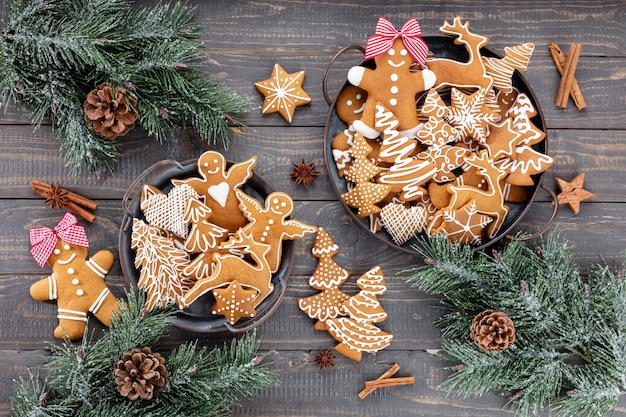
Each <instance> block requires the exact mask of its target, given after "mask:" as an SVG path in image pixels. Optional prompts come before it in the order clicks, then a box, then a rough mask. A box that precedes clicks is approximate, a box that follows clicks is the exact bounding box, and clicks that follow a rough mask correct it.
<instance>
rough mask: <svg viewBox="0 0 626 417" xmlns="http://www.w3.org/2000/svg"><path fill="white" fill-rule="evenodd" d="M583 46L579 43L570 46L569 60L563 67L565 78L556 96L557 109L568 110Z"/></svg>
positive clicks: (562, 79)
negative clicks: (568, 102) (570, 93)
mask: <svg viewBox="0 0 626 417" xmlns="http://www.w3.org/2000/svg"><path fill="white" fill-rule="evenodd" d="M580 50H581V45H580V44H579V43H573V44H571V45H570V48H569V51H568V52H567V59H566V60H565V65H564V66H563V76H562V77H561V82H560V83H559V91H558V93H557V96H556V105H557V107H562V108H566V107H567V101H568V99H569V92H570V91H571V89H572V84H573V82H574V73H575V72H576V66H577V65H578V58H579V56H580Z"/></svg>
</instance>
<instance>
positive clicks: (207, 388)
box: [11, 293, 277, 417]
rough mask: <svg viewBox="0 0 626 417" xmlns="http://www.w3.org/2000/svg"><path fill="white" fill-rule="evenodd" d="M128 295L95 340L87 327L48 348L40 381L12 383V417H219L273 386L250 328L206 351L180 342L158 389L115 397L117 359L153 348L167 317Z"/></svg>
mask: <svg viewBox="0 0 626 417" xmlns="http://www.w3.org/2000/svg"><path fill="white" fill-rule="evenodd" d="M127 298H128V304H126V305H120V315H119V316H116V317H114V319H113V323H112V324H111V326H110V327H109V329H108V330H106V331H105V332H104V334H102V335H100V337H99V338H96V337H94V336H95V335H94V334H93V333H91V334H90V333H89V332H86V333H85V337H84V338H83V340H82V341H81V343H79V344H74V343H72V342H71V341H65V342H64V343H62V344H60V345H55V344H51V345H50V350H51V355H50V357H49V358H48V362H47V363H46V365H45V369H46V371H47V374H48V376H47V378H48V379H47V381H42V380H41V379H39V378H38V377H35V376H33V375H30V376H29V378H28V379H24V378H20V379H19V380H18V381H16V383H15V389H14V397H13V398H12V400H11V413H12V415H13V416H16V417H22V416H24V417H25V416H33V415H37V416H55V417H56V416H61V415H62V416H64V417H76V416H89V417H99V416H102V417H111V416H116V417H118V416H119V417H126V416H128V417H131V416H137V415H150V416H153V417H160V416H162V417H172V416H188V415H193V416H199V417H201V416H207V417H209V416H211V417H213V416H226V415H229V414H230V413H231V411H232V407H233V406H236V405H238V404H239V403H240V402H241V400H243V399H248V398H251V397H253V396H254V395H255V394H256V393H257V392H258V391H259V390H261V389H265V388H269V387H272V386H274V385H275V384H276V383H277V381H276V375H275V374H274V373H272V372H270V371H269V370H268V368H267V366H266V365H263V364H261V357H259V356H258V353H257V351H258V348H259V342H258V340H257V339H256V338H255V332H250V333H248V334H245V335H243V336H242V337H241V338H240V339H233V341H232V342H231V343H230V345H225V346H224V347H222V348H214V349H213V350H210V351H209V350H208V349H206V347H202V348H199V347H198V346H197V342H187V343H184V344H182V345H180V346H179V347H177V348H175V349H174V350H172V352H170V354H169V355H166V356H167V358H166V362H165V367H166V368H167V370H168V372H169V376H168V377H167V378H166V381H165V386H164V387H163V389H162V391H160V392H158V393H157V394H155V396H154V397H153V398H152V399H151V400H136V401H131V400H129V399H127V398H125V397H122V396H121V395H120V394H119V393H118V392H117V389H116V385H115V382H114V377H113V370H114V369H115V366H116V364H117V361H118V360H119V359H120V358H121V357H122V355H123V354H124V353H125V352H128V351H130V350H132V349H133V348H139V349H141V348H143V347H146V346H147V347H151V348H153V350H154V347H155V346H156V345H157V344H158V343H159V341H160V340H161V339H162V338H163V337H165V335H166V331H167V329H168V326H169V324H170V319H171V317H172V315H173V314H174V309H173V308H167V309H158V310H153V311H150V312H147V311H145V310H144V308H143V305H144V300H145V295H144V294H143V293H140V294H139V297H136V296H135V295H134V293H130V294H128V297H127ZM95 339H97V340H95Z"/></svg>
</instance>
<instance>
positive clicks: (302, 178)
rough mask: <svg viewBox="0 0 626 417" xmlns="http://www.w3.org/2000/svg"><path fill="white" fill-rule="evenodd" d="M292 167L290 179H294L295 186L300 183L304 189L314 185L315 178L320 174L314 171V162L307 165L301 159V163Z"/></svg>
mask: <svg viewBox="0 0 626 417" xmlns="http://www.w3.org/2000/svg"><path fill="white" fill-rule="evenodd" d="M292 165H293V172H292V173H291V174H290V177H292V178H294V180H295V183H296V185H298V184H300V183H302V184H303V185H304V188H309V185H313V184H315V176H316V175H317V174H319V173H320V172H319V171H317V170H316V169H315V162H311V163H310V164H307V163H306V162H305V161H304V158H302V163H300V164H299V165H298V164H292Z"/></svg>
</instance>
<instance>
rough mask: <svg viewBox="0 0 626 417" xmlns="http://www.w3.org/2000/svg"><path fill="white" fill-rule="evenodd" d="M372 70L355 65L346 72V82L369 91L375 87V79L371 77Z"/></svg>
mask: <svg viewBox="0 0 626 417" xmlns="http://www.w3.org/2000/svg"><path fill="white" fill-rule="evenodd" d="M373 73H374V70H372V69H369V68H365V67H362V66H360V65H357V66H355V67H352V68H350V70H349V71H348V81H349V82H350V84H352V85H354V86H356V87H360V88H362V89H364V90H369V89H370V88H374V87H375V85H374V84H375V83H376V77H374V76H373Z"/></svg>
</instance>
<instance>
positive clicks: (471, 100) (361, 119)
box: [323, 17, 557, 253]
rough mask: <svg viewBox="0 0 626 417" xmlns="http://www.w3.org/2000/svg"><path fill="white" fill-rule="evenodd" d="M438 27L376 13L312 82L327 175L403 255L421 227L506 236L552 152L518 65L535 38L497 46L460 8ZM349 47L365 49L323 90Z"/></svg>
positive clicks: (353, 212) (352, 208)
mask: <svg viewBox="0 0 626 417" xmlns="http://www.w3.org/2000/svg"><path fill="white" fill-rule="evenodd" d="M439 30H440V32H441V33H442V34H441V35H427V36H423V37H422V36H421V28H420V27H419V23H418V22H417V21H416V20H415V19H410V20H408V21H407V22H406V23H405V24H404V26H403V27H402V29H401V30H399V31H397V30H395V28H394V27H393V25H392V24H391V23H390V22H389V21H387V20H386V19H384V18H381V19H380V20H379V22H378V24H377V26H376V32H375V34H374V35H372V36H370V37H369V38H368V40H367V44H366V47H365V48H363V47H361V46H359V45H350V46H347V47H346V48H343V49H342V50H340V51H339V52H338V53H337V54H336V55H335V56H334V57H333V58H332V59H331V61H330V62H329V64H328V66H327V69H326V73H325V74H324V80H323V92H324V96H325V98H326V100H327V102H328V103H329V105H330V108H329V112H328V116H327V119H326V129H325V138H324V139H325V156H326V162H327V165H328V167H329V174H330V176H331V184H332V186H333V188H334V190H335V192H336V194H337V196H338V198H339V199H340V200H341V201H342V203H343V205H344V206H345V209H346V210H347V212H348V213H349V215H350V216H351V217H352V218H353V219H354V221H355V222H356V223H357V224H359V225H360V226H361V227H362V228H363V229H364V230H366V231H367V232H368V233H372V234H373V235H374V236H376V237H377V238H378V239H380V240H381V241H383V242H384V243H385V244H388V245H390V246H392V247H394V248H397V249H398V250H401V251H403V252H408V253H415V249H416V245H419V238H420V236H424V235H440V234H443V235H446V236H447V237H448V238H449V239H450V240H452V241H456V242H459V243H462V244H470V245H472V246H474V247H476V248H478V249H482V248H485V247H487V246H490V245H492V244H494V243H495V242H497V241H499V240H500V239H502V238H504V237H505V236H508V235H509V234H510V232H511V230H512V229H513V228H514V226H515V225H516V224H517V222H519V221H520V220H521V219H522V217H523V216H524V215H525V214H526V213H527V212H528V210H529V209H530V206H531V203H532V201H533V199H534V198H535V195H536V194H537V191H538V189H539V188H540V187H541V188H545V187H542V186H541V178H542V174H543V172H545V170H547V169H548V168H549V167H550V166H551V165H552V164H553V162H554V161H553V158H551V157H550V156H548V154H547V135H546V128H545V121H544V117H543V113H542V111H541V107H540V106H539V103H538V101H537V98H536V96H535V94H534V93H533V90H532V88H531V86H530V85H529V84H528V82H527V81H526V80H525V79H524V77H523V76H522V75H521V73H522V72H523V71H525V70H526V68H527V66H528V63H529V61H530V58H531V56H532V53H533V50H534V45H533V44H530V43H523V44H519V45H515V46H512V47H507V48H505V51H504V54H503V55H500V54H497V53H496V52H494V51H493V50H491V49H489V48H488V47H487V44H488V42H489V39H488V38H487V37H485V36H481V35H479V34H476V33H473V32H472V31H470V29H469V23H468V22H466V21H463V20H462V19H461V18H459V17H456V18H454V20H453V21H452V22H448V21H446V22H445V23H444V24H443V25H442V26H441V27H440V28H439ZM350 50H358V51H361V52H362V53H363V54H364V56H365V59H364V61H362V62H361V63H360V64H359V65H356V66H353V67H352V68H350V69H349V71H348V73H347V80H346V81H345V83H344V84H343V86H342V87H341V88H340V89H339V92H338V93H337V94H336V96H335V97H334V98H332V99H331V98H330V96H329V94H328V91H327V90H328V88H327V80H328V77H329V73H330V71H331V69H332V67H333V65H334V63H335V61H336V60H337V58H339V57H340V56H342V55H343V54H345V53H346V52H347V51H350ZM545 189H546V190H547V191H548V192H549V193H550V194H551V195H552V197H553V199H555V197H554V195H553V194H554V193H553V192H551V191H550V190H548V189H547V188H545ZM556 206H557V205H556V204H555V212H556ZM553 218H554V216H553V217H552V219H553ZM552 219H550V220H549V221H548V223H547V224H546V226H544V229H543V230H545V229H546V228H547V227H548V226H549V224H550V223H551V221H552ZM543 230H542V231H543ZM542 231H540V232H538V233H541V232H542Z"/></svg>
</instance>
